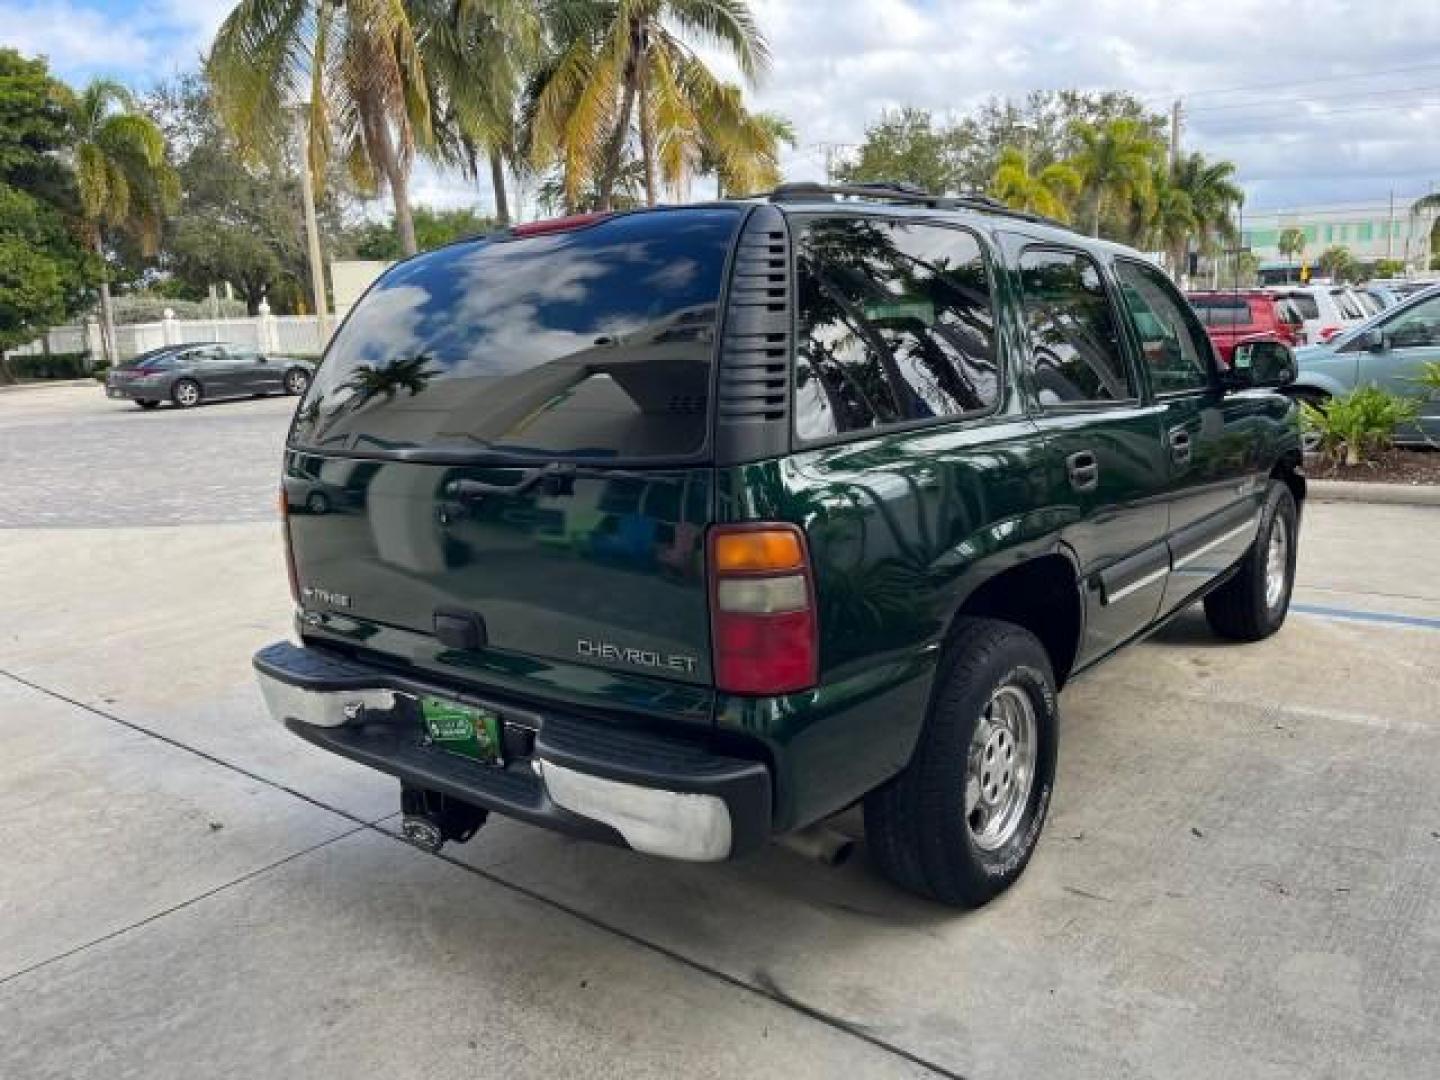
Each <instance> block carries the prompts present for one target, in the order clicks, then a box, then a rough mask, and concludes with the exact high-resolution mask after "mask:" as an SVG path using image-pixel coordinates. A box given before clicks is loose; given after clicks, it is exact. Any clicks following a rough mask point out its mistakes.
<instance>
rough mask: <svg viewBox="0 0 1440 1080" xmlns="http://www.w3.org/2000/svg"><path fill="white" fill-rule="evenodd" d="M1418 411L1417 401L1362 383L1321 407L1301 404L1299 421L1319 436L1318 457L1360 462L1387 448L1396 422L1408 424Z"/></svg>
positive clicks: (1354, 463) (1352, 462)
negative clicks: (1362, 384)
mask: <svg viewBox="0 0 1440 1080" xmlns="http://www.w3.org/2000/svg"><path fill="white" fill-rule="evenodd" d="M1419 412H1420V403H1419V402H1417V401H1413V400H1411V399H1410V398H1403V397H1397V396H1396V395H1394V394H1390V393H1386V392H1385V391H1384V390H1381V389H1380V388H1379V387H1378V386H1363V387H1361V388H1359V389H1358V390H1352V391H1350V393H1348V394H1345V395H1342V396H1341V397H1337V398H1333V399H1331V400H1330V401H1329V402H1328V403H1327V404H1326V405H1325V406H1324V408H1316V407H1315V406H1314V405H1310V404H1308V403H1307V404H1305V405H1303V406H1302V407H1301V412H1300V422H1301V424H1302V426H1303V427H1304V428H1305V430H1307V431H1312V432H1314V433H1315V434H1316V435H1318V436H1319V446H1318V449H1319V451H1320V454H1321V456H1323V457H1325V458H1328V459H1329V460H1330V461H1332V462H1339V461H1341V460H1342V459H1343V460H1344V462H1345V464H1346V465H1362V464H1364V463H1365V461H1366V459H1367V458H1369V457H1371V456H1373V455H1375V454H1377V453H1379V452H1380V451H1382V450H1386V449H1388V448H1389V447H1390V445H1391V444H1392V443H1393V442H1394V438H1395V427H1396V425H1397V424H1405V423H1409V422H1410V421H1411V420H1414V419H1415V417H1416V416H1417V415H1419Z"/></svg>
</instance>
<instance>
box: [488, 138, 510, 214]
mask: <svg viewBox="0 0 1440 1080" xmlns="http://www.w3.org/2000/svg"><path fill="white" fill-rule="evenodd" d="M490 184H491V186H493V187H494V188H495V220H496V221H497V222H499V223H500V225H502V226H505V225H509V224H510V198H509V196H508V195H506V194H505V156H504V155H503V154H502V153H500V151H499V150H491V151H490Z"/></svg>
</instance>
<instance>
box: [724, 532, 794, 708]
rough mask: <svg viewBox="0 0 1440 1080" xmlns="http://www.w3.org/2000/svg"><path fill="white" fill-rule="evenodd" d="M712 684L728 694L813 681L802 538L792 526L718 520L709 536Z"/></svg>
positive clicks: (787, 689) (782, 689)
mask: <svg viewBox="0 0 1440 1080" xmlns="http://www.w3.org/2000/svg"><path fill="white" fill-rule="evenodd" d="M709 566H710V611H711V619H710V621H711V635H712V639H713V644H712V648H713V651H714V661H715V685H716V687H717V688H718V689H720V690H723V691H726V692H727V693H732V694H789V693H793V692H794V691H797V690H806V689H809V688H810V687H812V686H814V685H815V683H816V680H817V678H818V675H817V671H818V668H819V644H818V628H817V623H816V619H815V588H814V584H813V582H812V581H811V575H810V559H809V555H808V553H807V551H806V548H805V536H804V534H803V533H801V531H800V530H799V529H797V528H796V527H795V526H794V525H787V524H771V523H761V524H746V525H721V526H718V527H716V528H715V529H713V530H711V533H710V559H709Z"/></svg>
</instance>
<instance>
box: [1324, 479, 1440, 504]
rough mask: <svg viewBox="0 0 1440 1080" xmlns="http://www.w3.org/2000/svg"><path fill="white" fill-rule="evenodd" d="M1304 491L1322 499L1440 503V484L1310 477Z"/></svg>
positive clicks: (1392, 502) (1332, 500) (1335, 500)
mask: <svg viewBox="0 0 1440 1080" xmlns="http://www.w3.org/2000/svg"><path fill="white" fill-rule="evenodd" d="M1306 487H1307V491H1308V494H1309V496H1310V497H1311V498H1312V499H1319V500H1321V501H1322V502H1368V503H1390V504H1392V505H1394V504H1399V505H1402V506H1440V484H1366V483H1363V482H1361V481H1358V480H1310V481H1308V482H1307V485H1306Z"/></svg>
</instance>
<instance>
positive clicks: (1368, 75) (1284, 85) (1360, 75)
mask: <svg viewBox="0 0 1440 1080" xmlns="http://www.w3.org/2000/svg"><path fill="white" fill-rule="evenodd" d="M1435 68H1440V61H1432V62H1431V63H1428V64H1411V65H1410V66H1408V67H1397V68H1382V69H1380V70H1378V71H1357V72H1352V73H1351V74H1349V75H1329V76H1326V77H1323V78H1318V79H1296V80H1293V81H1289V82H1268V83H1250V84H1249V85H1248V86H1227V87H1225V88H1223V89H1220V90H1196V91H1194V92H1193V93H1189V94H1184V95H1182V96H1183V97H1185V98H1187V99H1189V98H1198V97H1213V96H1215V95H1216V94H1238V93H1240V92H1242V91H1245V90H1284V89H1288V88H1289V87H1292V86H1318V85H1320V84H1322V83H1332V82H1342V81H1345V82H1348V81H1350V80H1353V79H1374V78H1378V77H1380V76H1381V75H1399V74H1400V73H1402V72H1406V71H1429V70H1433V69H1435ZM1169 96H1170V95H1169V94H1168V93H1159V94H1151V95H1149V96H1148V97H1147V98H1146V99H1145V100H1147V101H1156V100H1160V99H1163V98H1168V97H1169Z"/></svg>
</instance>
